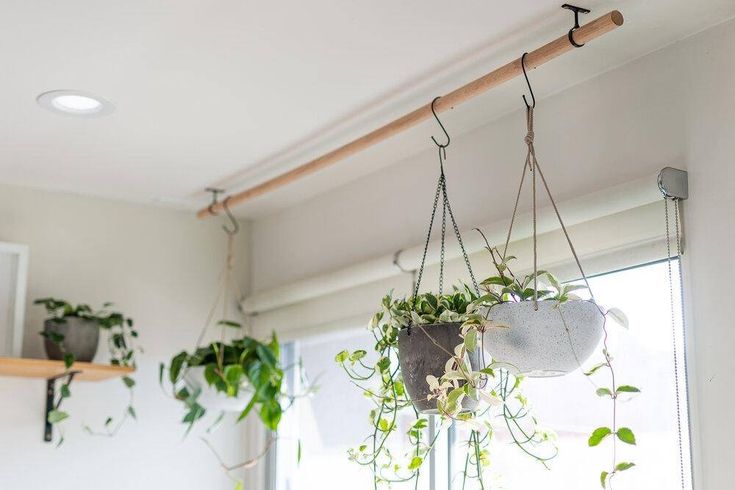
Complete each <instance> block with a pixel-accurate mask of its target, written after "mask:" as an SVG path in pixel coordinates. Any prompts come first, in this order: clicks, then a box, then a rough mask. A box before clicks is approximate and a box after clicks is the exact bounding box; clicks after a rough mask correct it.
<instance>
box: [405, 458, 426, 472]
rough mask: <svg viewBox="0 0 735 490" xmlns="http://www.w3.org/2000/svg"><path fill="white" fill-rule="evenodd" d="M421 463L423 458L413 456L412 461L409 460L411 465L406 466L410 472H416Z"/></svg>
mask: <svg viewBox="0 0 735 490" xmlns="http://www.w3.org/2000/svg"><path fill="white" fill-rule="evenodd" d="M423 462H424V460H423V458H420V457H418V456H414V457H413V459H412V460H411V463H409V465H408V469H409V470H411V471H413V470H417V469H418V468H419V467H420V466H421V463H423Z"/></svg>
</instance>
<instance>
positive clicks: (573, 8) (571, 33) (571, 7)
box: [561, 3, 591, 48]
mask: <svg viewBox="0 0 735 490" xmlns="http://www.w3.org/2000/svg"><path fill="white" fill-rule="evenodd" d="M561 8H563V9H567V10H571V11H572V12H574V27H572V28H571V29H569V33H568V34H567V37H568V38H569V43H570V44H571V45H572V46H574V47H575V48H581V47H582V46H584V43H583V44H579V43H577V41H575V40H574V31H576V30H577V29H579V14H589V13H590V12H591V10H590V9H586V8H583V7H577V6H576V5H570V4H568V3H565V4H564V5H562V6H561Z"/></svg>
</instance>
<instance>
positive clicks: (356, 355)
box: [349, 350, 367, 362]
mask: <svg viewBox="0 0 735 490" xmlns="http://www.w3.org/2000/svg"><path fill="white" fill-rule="evenodd" d="M366 355H367V352H365V351H364V350H356V351H355V352H353V353H352V354H351V355H350V357H349V359H350V361H352V362H357V361H359V360H360V359H362V358H363V357H365V356H366Z"/></svg>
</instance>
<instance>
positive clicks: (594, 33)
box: [197, 10, 623, 218]
mask: <svg viewBox="0 0 735 490" xmlns="http://www.w3.org/2000/svg"><path fill="white" fill-rule="evenodd" d="M621 25H623V14H621V13H620V12H618V11H617V10H613V11H612V12H608V13H606V14H605V15H603V16H601V17H599V18H597V19H595V20H593V21H592V22H590V23H589V24H585V25H583V26H581V27H580V28H579V29H577V30H575V31H574V40H575V42H577V43H578V44H585V43H588V42H590V41H592V40H594V39H597V38H598V37H600V36H602V35H603V34H606V33H608V32H610V31H612V30H614V29H616V28H618V27H620V26H621ZM573 49H575V48H574V46H572V45H571V43H570V42H569V38H568V37H567V34H564V35H563V36H561V37H559V38H558V39H555V40H554V41H551V42H550V43H548V44H545V45H543V46H541V47H540V48H538V49H536V50H534V51H531V52H530V53H528V55H527V56H526V69H534V68H537V67H539V66H541V65H543V64H544V63H546V62H547V61H550V60H552V59H554V58H556V57H558V56H560V55H562V54H564V53H566V52H567V51H571V50H573ZM522 74H523V68H522V67H521V59H520V57H519V58H517V59H515V60H513V61H511V62H510V63H507V64H505V65H503V66H501V67H500V68H498V69H496V70H494V71H491V72H490V73H488V74H486V75H483V76H482V77H480V78H478V79H476V80H473V81H472V82H470V83H468V84H466V85H463V86H462V87H459V88H458V89H456V90H453V91H452V92H449V93H448V94H446V95H443V96H442V97H441V98H440V99H439V100H437V101H436V104H434V108H435V110H436V112H437V113H441V112H444V111H446V110H449V109H451V108H453V107H454V106H456V105H459V104H461V103H462V102H465V101H467V100H469V99H472V98H473V97H477V96H478V95H480V94H482V93H485V92H487V91H488V90H490V89H491V88H494V87H497V86H498V85H500V84H502V83H504V82H507V81H508V80H510V79H512V78H515V77H517V76H520V75H522ZM431 117H432V113H431V104H426V105H424V106H422V107H420V108H418V109H416V110H414V111H413V112H409V113H408V114H406V115H405V116H402V117H399V118H398V119H396V120H394V121H392V122H389V123H388V124H386V125H385V126H382V127H380V128H378V129H376V130H374V131H372V132H370V133H368V134H366V135H364V136H361V137H359V138H357V139H356V140H353V141H351V142H349V143H347V144H346V145H343V146H340V147H339V148H337V149H335V150H332V151H330V152H328V153H325V154H324V155H322V156H320V157H318V158H315V159H314V160H311V161H309V162H306V163H304V164H302V165H300V166H298V167H296V168H293V169H291V170H289V171H287V172H284V173H282V174H281V175H278V176H276V177H273V178H272V179H270V180H266V181H265V182H262V183H260V184H257V185H255V186H253V187H251V188H249V189H245V190H244V191H241V192H238V193H236V194H232V195H231V196H229V198H228V200H227V205H228V207H230V208H232V207H234V206H237V205H238V204H242V203H244V202H246V201H249V200H251V199H254V198H255V197H258V196H261V195H263V194H266V193H268V192H270V191H273V190H275V189H278V188H279V187H283V186H285V185H287V184H289V183H291V182H293V181H295V180H298V179H300V178H301V177H304V176H306V175H309V174H312V173H314V172H317V171H319V170H321V169H323V168H326V167H329V166H330V165H334V164H335V163H336V162H338V161H340V160H344V159H345V158H347V157H350V156H352V155H354V154H356V153H359V152H361V151H362V150H364V149H366V148H369V147H371V146H373V145H375V144H377V143H380V142H381V141H384V140H387V139H388V138H390V137H392V136H394V135H396V134H398V133H400V132H402V131H405V130H407V129H409V128H412V127H413V126H416V125H417V124H419V123H420V122H422V121H425V120H427V119H429V118H431ZM222 210H223V204H222V202H219V203H217V204H215V205H214V206H212V207H211V210H210V208H209V207H207V208H204V209H201V210H199V212H198V213H197V216H198V217H199V218H205V217H207V216H211V215H212V214H216V213H219V212H221V211H222Z"/></svg>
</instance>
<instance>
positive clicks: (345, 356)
mask: <svg viewBox="0 0 735 490" xmlns="http://www.w3.org/2000/svg"><path fill="white" fill-rule="evenodd" d="M349 357H350V353H349V352H347V351H346V350H343V351H342V352H340V353H338V354H337V355H336V356H334V360H335V362H337V363H339V364H342V363H343V362H345V361H346V360H347V359H349Z"/></svg>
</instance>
